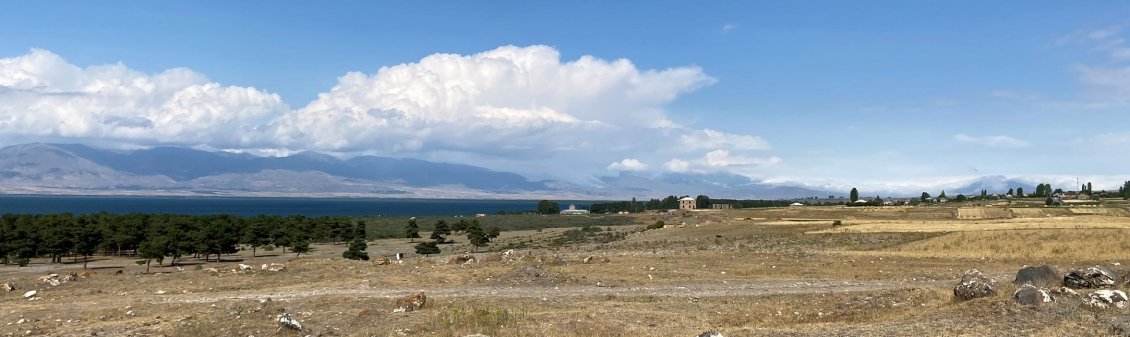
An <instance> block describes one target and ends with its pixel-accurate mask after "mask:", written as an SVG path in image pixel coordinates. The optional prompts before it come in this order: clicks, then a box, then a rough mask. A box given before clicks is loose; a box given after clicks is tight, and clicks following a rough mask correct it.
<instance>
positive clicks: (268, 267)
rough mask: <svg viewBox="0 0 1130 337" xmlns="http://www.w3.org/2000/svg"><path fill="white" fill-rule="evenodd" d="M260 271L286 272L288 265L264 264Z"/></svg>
mask: <svg viewBox="0 0 1130 337" xmlns="http://www.w3.org/2000/svg"><path fill="white" fill-rule="evenodd" d="M260 269H262V270H266V271H284V270H286V265H285V264H282V263H274V262H271V263H269V264H267V263H264V264H263V265H262V266H261V267H260Z"/></svg>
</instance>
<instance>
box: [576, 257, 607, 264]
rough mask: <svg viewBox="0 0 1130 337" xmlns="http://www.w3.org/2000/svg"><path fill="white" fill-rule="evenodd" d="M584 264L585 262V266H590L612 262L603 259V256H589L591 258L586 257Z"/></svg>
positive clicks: (605, 258)
mask: <svg viewBox="0 0 1130 337" xmlns="http://www.w3.org/2000/svg"><path fill="white" fill-rule="evenodd" d="M582 262H584V263H585V264H590V263H608V262H610V261H609V260H608V258H607V257H603V256H599V257H596V256H589V257H586V258H585V259H584V261H582Z"/></svg>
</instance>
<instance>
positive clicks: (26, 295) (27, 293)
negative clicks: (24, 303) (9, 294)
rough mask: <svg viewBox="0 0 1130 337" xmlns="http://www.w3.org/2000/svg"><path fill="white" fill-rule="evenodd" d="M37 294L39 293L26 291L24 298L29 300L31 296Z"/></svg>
mask: <svg viewBox="0 0 1130 337" xmlns="http://www.w3.org/2000/svg"><path fill="white" fill-rule="evenodd" d="M38 293H39V291H36V290H28V291H27V292H26V293H24V298H31V297H32V296H35V294H38Z"/></svg>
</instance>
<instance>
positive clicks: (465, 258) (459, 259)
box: [447, 254, 476, 264]
mask: <svg viewBox="0 0 1130 337" xmlns="http://www.w3.org/2000/svg"><path fill="white" fill-rule="evenodd" d="M474 262H476V260H475V256H474V255H469V254H465V255H460V256H456V257H453V258H451V259H450V260H447V263H449V264H467V263H474Z"/></svg>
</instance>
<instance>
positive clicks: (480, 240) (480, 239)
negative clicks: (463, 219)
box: [467, 226, 490, 251]
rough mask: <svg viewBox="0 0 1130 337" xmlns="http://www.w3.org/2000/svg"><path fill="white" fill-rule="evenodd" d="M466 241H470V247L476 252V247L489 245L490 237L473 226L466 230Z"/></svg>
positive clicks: (479, 228)
mask: <svg viewBox="0 0 1130 337" xmlns="http://www.w3.org/2000/svg"><path fill="white" fill-rule="evenodd" d="M467 241H470V242H471V245H472V246H474V247H475V251H478V247H483V246H486V245H487V244H488V243H490V237H489V236H487V233H486V232H485V231H483V229H482V227H478V226H475V227H471V228H469V229H467Z"/></svg>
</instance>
